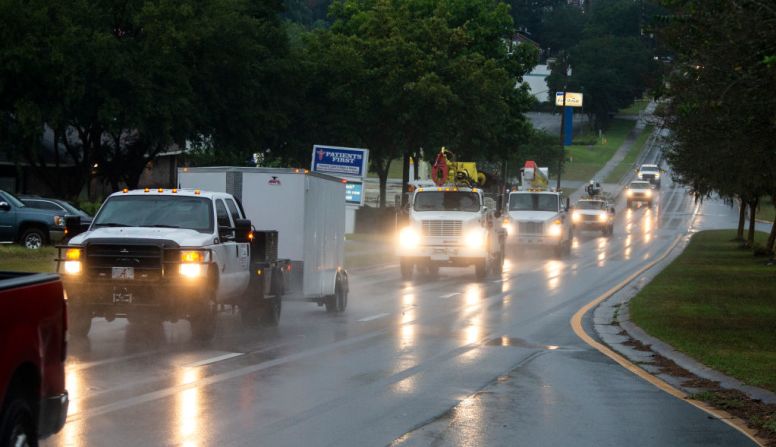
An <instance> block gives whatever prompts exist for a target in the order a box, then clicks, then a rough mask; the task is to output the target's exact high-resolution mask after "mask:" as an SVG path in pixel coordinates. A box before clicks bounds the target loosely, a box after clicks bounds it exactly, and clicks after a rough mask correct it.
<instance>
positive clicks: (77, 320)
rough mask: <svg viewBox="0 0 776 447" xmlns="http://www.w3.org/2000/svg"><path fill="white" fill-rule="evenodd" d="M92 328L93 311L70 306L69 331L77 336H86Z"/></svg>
mask: <svg viewBox="0 0 776 447" xmlns="http://www.w3.org/2000/svg"><path fill="white" fill-rule="evenodd" d="M91 328H92V313H91V311H89V310H87V309H80V308H79V307H77V306H70V307H69V308H68V310H67V331H68V332H69V333H71V334H73V336H75V337H80V338H84V337H86V336H87V335H89V331H90V330H91Z"/></svg>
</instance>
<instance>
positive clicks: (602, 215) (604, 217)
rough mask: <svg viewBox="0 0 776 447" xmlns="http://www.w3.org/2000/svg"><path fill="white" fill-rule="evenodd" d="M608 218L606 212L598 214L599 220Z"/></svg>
mask: <svg viewBox="0 0 776 447" xmlns="http://www.w3.org/2000/svg"><path fill="white" fill-rule="evenodd" d="M607 220H609V216H607V215H606V214H599V215H598V221H599V222H606V221H607Z"/></svg>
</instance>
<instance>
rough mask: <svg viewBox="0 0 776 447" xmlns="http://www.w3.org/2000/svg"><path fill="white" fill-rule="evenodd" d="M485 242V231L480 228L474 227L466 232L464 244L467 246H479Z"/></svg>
mask: <svg viewBox="0 0 776 447" xmlns="http://www.w3.org/2000/svg"><path fill="white" fill-rule="evenodd" d="M484 243H485V232H484V231H483V230H482V228H474V229H472V230H469V232H468V233H466V246H468V247H469V248H480V247H482V246H483V244H484Z"/></svg>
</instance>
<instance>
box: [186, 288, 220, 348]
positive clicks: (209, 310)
mask: <svg viewBox="0 0 776 447" xmlns="http://www.w3.org/2000/svg"><path fill="white" fill-rule="evenodd" d="M215 293H216V289H215V284H214V283H213V282H212V281H210V282H208V284H207V285H206V286H205V290H204V291H203V292H202V296H201V297H200V300H199V302H198V303H195V305H194V308H193V309H192V310H191V314H190V315H189V324H190V325H191V336H192V337H193V338H194V340H196V341H199V342H207V341H210V340H212V339H213V336H215V334H216V305H215V302H214V299H213V298H214V297H215Z"/></svg>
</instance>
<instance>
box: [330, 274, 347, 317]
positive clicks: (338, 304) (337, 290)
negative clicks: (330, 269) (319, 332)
mask: <svg viewBox="0 0 776 447" xmlns="http://www.w3.org/2000/svg"><path fill="white" fill-rule="evenodd" d="M347 307H348V291H347V290H346V288H345V285H344V284H343V283H342V280H340V279H337V284H336V285H335V286H334V295H331V296H329V297H327V298H326V312H329V313H334V312H344V311H345V309H346V308H347Z"/></svg>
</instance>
